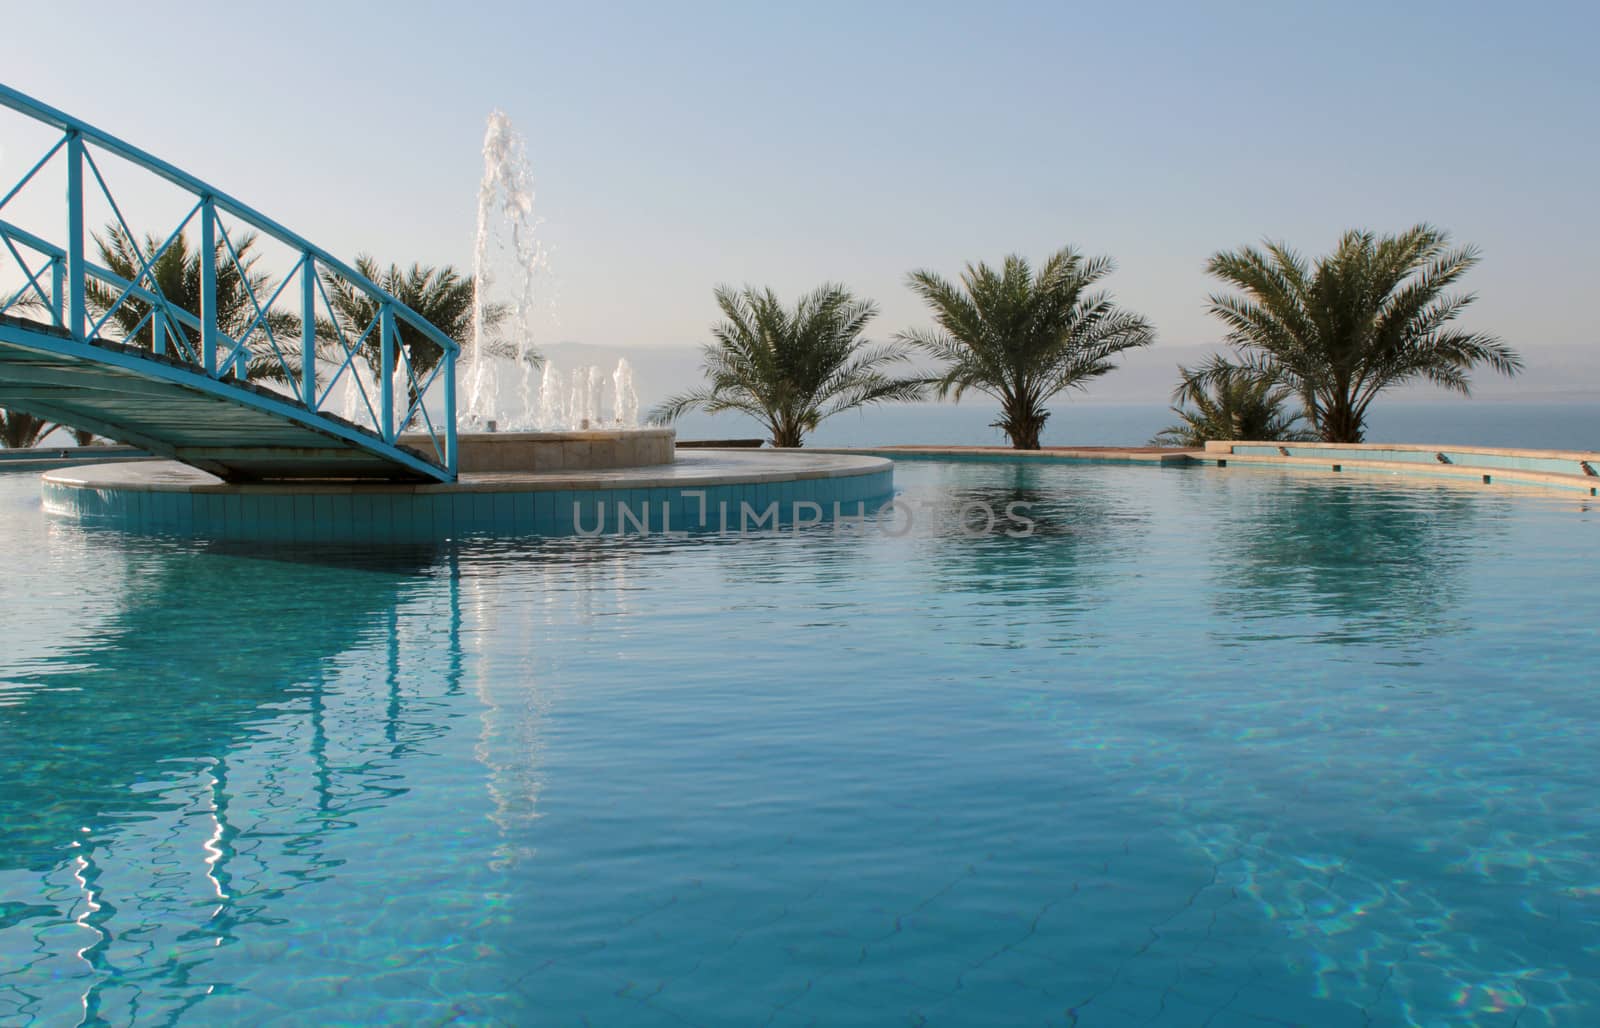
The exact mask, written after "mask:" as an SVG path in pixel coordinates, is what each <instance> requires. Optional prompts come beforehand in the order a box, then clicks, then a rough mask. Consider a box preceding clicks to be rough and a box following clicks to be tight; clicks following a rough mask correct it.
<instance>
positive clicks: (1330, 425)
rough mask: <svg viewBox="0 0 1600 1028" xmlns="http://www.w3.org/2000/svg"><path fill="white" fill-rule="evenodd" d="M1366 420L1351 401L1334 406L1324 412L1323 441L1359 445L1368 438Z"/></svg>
mask: <svg viewBox="0 0 1600 1028" xmlns="http://www.w3.org/2000/svg"><path fill="white" fill-rule="evenodd" d="M1364 420H1365V419H1363V418H1362V416H1361V415H1360V414H1358V413H1356V411H1355V410H1354V408H1353V407H1352V405H1351V404H1350V403H1349V401H1347V400H1346V401H1343V402H1340V403H1337V404H1333V405H1331V406H1329V407H1328V408H1327V409H1325V410H1324V411H1323V412H1322V424H1321V425H1320V426H1319V427H1320V428H1321V430H1322V441H1323V442H1325V443H1359V442H1361V440H1362V439H1363V438H1364V437H1365V436H1366V425H1365V424H1364V423H1363V422H1364Z"/></svg>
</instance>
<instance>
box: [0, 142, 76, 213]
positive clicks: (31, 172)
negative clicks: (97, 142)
mask: <svg viewBox="0 0 1600 1028" xmlns="http://www.w3.org/2000/svg"><path fill="white" fill-rule="evenodd" d="M66 145H67V137H66V136H62V137H61V138H60V139H58V140H56V145H55V146H52V147H51V148H50V149H49V150H48V151H46V153H45V155H44V156H43V157H41V158H39V159H38V160H37V161H35V162H34V165H33V167H31V168H29V169H28V173H27V174H26V175H24V176H22V179H21V180H20V181H19V182H18V183H17V184H16V185H14V186H12V187H11V191H10V192H8V193H7V194H6V196H5V199H4V200H0V209H3V208H4V207H5V205H6V204H8V203H10V202H11V200H12V198H13V197H15V196H16V195H17V194H18V193H20V192H22V187H23V186H26V185H27V184H28V183H29V182H30V181H32V180H33V176H35V175H37V174H39V169H40V168H43V167H44V166H45V165H46V164H49V163H50V158H52V157H54V156H55V155H56V154H57V153H59V152H60V151H61V148H62V147H63V146H66Z"/></svg>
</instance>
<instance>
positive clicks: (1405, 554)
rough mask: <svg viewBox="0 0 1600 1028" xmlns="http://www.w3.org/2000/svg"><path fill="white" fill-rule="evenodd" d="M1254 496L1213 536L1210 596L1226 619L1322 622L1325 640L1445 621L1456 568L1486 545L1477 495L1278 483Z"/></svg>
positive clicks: (1419, 629)
mask: <svg viewBox="0 0 1600 1028" xmlns="http://www.w3.org/2000/svg"><path fill="white" fill-rule="evenodd" d="M1257 495H1258V496H1259V497H1260V499H1259V504H1258V506H1257V507H1256V509H1255V511H1254V512H1253V513H1252V514H1250V515H1248V516H1246V517H1244V518H1242V519H1241V522H1240V523H1238V524H1233V525H1229V526H1228V530H1227V531H1225V532H1222V533H1220V534H1219V537H1218V539H1217V543H1218V547H1217V555H1218V561H1217V578H1218V583H1217V589H1216V593H1215V596H1216V600H1215V602H1216V604H1217V605H1218V606H1219V607H1220V608H1221V612H1222V613H1224V614H1225V615H1227V616H1230V617H1244V618H1251V619H1273V620H1275V621H1277V620H1280V619H1284V618H1290V617H1296V616H1312V617H1317V618H1327V619H1330V620H1331V625H1329V626H1328V628H1327V630H1326V631H1325V632H1323V633H1321V634H1323V635H1324V636H1325V637H1327V638H1341V639H1349V640H1357V639H1361V638H1375V639H1379V638H1381V639H1388V638H1396V637H1415V636H1418V635H1422V634H1428V633H1433V632H1438V631H1440V630H1449V629H1452V628H1453V627H1454V626H1453V625H1452V623H1451V618H1450V612H1451V609H1452V607H1453V606H1454V595H1455V593H1456V590H1457V586H1458V583H1459V580H1460V578H1461V575H1462V573H1463V572H1464V570H1465V568H1466V567H1467V565H1468V563H1469V562H1470V558H1471V553H1472V551H1473V550H1477V549H1482V548H1484V547H1486V546H1488V545H1490V542H1489V540H1486V538H1485V537H1484V534H1483V531H1482V529H1483V528H1484V524H1483V520H1484V519H1483V518H1481V517H1480V516H1479V515H1480V513H1481V512H1482V510H1483V508H1482V507H1481V503H1482V502H1483V501H1482V497H1480V496H1468V495H1464V494H1463V493H1462V492H1461V491H1460V490H1459V489H1458V488H1453V487H1446V486H1439V487H1424V486H1415V485H1411V486H1405V485H1392V486H1380V485H1377V484H1375V483H1371V482H1357V483H1330V482H1326V481H1323V480H1316V481H1307V480H1286V481H1284V482H1283V483H1282V488H1279V489H1273V490H1263V491H1260V492H1259V493H1258V494H1257ZM1280 627H1281V626H1280ZM1276 630H1277V629H1273V631H1276Z"/></svg>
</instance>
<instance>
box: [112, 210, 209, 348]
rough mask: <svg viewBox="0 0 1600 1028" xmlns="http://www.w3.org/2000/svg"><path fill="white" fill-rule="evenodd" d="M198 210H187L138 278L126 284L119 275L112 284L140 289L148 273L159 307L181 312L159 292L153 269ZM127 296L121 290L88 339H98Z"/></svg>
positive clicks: (134, 241)
mask: <svg viewBox="0 0 1600 1028" xmlns="http://www.w3.org/2000/svg"><path fill="white" fill-rule="evenodd" d="M198 210H200V205H199V204H198V203H197V204H195V205H194V206H193V207H191V208H189V213H188V214H187V215H185V216H184V219H183V220H182V221H180V222H178V227H177V228H175V229H173V230H172V234H171V235H169V236H167V238H166V240H165V241H164V242H163V243H162V244H161V245H160V246H159V247H157V248H156V250H155V252H154V253H152V254H151V255H150V258H149V263H148V264H145V271H141V272H140V273H139V274H138V276H136V277H135V278H134V280H133V281H132V282H128V280H127V279H124V278H122V277H121V276H120V275H119V276H116V282H113V283H112V284H113V285H116V284H118V283H127V285H128V286H129V287H138V288H141V289H142V288H143V287H142V286H139V280H140V279H142V278H144V277H145V275H146V273H148V274H149V276H150V284H151V286H152V287H153V288H154V289H155V295H156V296H157V297H159V298H160V301H161V305H162V306H163V307H165V308H167V309H168V310H169V311H179V310H183V308H182V307H179V306H178V305H177V304H175V303H172V302H171V301H169V300H168V299H167V298H166V295H165V294H163V293H162V292H161V287H160V285H159V284H158V283H157V282H156V280H155V270H154V269H155V265H156V264H157V262H159V261H160V260H161V258H162V256H164V255H165V254H166V252H167V250H168V249H169V248H170V247H171V246H172V244H173V243H175V242H177V241H178V237H180V236H181V235H183V230H184V229H186V228H188V227H189V222H191V221H193V220H194V216H195V212H197V211H198ZM128 241H129V245H131V246H132V247H133V250H134V252H135V253H139V252H140V251H139V241H138V240H137V239H133V238H132V237H131V236H130V237H129V240H128ZM140 261H141V263H143V262H144V257H143V256H142V254H141V256H140ZM95 277H96V278H103V277H104V276H100V275H96V276H95ZM128 296H129V293H128V291H127V290H126V289H125V290H123V292H122V294H121V295H120V296H118V297H117V299H116V301H115V302H113V303H112V304H111V305H110V306H109V307H108V308H107V309H106V312H105V313H104V314H102V315H101V316H100V319H99V320H98V321H96V322H95V323H94V325H93V326H92V327H91V328H90V329H89V331H88V333H87V335H88V338H90V339H94V338H96V337H98V336H99V335H100V330H101V329H102V328H104V327H105V324H106V322H108V321H110V320H111V318H112V316H113V315H114V314H116V313H117V309H118V308H119V307H121V306H122V303H123V301H124V300H126V299H127V298H128ZM184 313H185V314H189V312H188V311H184ZM190 316H191V317H192V316H193V315H190ZM197 321H198V319H197Z"/></svg>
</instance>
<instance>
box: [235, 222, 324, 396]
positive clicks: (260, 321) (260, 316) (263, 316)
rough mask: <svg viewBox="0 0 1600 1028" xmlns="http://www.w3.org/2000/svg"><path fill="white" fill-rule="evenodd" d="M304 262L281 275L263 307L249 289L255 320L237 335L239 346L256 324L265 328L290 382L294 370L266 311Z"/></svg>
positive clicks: (236, 263) (275, 301) (293, 379)
mask: <svg viewBox="0 0 1600 1028" xmlns="http://www.w3.org/2000/svg"><path fill="white" fill-rule="evenodd" d="M223 239H225V240H226V239H227V232H226V231H224V232H223ZM229 249H230V250H231V249H232V247H231V245H230V247H229ZM305 263H306V258H305V257H304V256H302V257H301V258H300V259H299V260H298V261H296V262H295V265H294V267H293V268H291V269H290V270H289V273H288V274H287V275H285V276H283V281H282V282H279V283H278V288H277V289H274V290H273V291H272V295H271V296H270V297H268V298H267V303H266V306H265V307H263V306H262V305H261V304H258V303H256V297H255V292H254V290H251V291H250V302H251V303H252V304H254V305H255V308H256V317H255V320H254V321H252V322H250V324H249V325H248V326H246V327H245V330H244V331H243V332H242V333H240V335H239V345H240V346H244V345H245V344H246V343H248V342H249V341H250V335H251V333H253V332H254V331H255V330H256V326H257V325H261V326H262V327H263V328H264V329H265V330H266V335H267V344H268V345H269V346H271V347H272V352H273V353H275V354H277V356H278V365H279V366H280V367H281V368H283V373H284V375H285V376H286V377H287V378H288V380H289V382H290V384H294V383H295V375H294V372H292V371H290V370H289V358H287V357H285V356H284V355H283V350H281V349H280V348H279V347H278V342H277V339H276V338H275V337H274V336H273V334H272V326H271V325H270V324H268V323H267V312H268V311H270V310H272V305H273V304H275V303H277V302H278V297H280V296H282V295H283V291H284V290H285V289H287V288H288V287H289V283H291V282H293V281H294V279H295V276H296V275H298V274H299V273H300V270H301V269H302V268H303V267H304V266H305ZM238 265H239V259H238V256H237V255H235V257H234V266H235V267H238ZM240 274H241V275H242V274H243V269H242V268H241V269H240ZM302 360H304V358H303V357H302ZM304 373H305V371H304V368H302V369H301V374H302V375H303V374H304ZM295 395H296V396H299V395H300V394H299V393H298V392H296V394H295Z"/></svg>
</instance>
